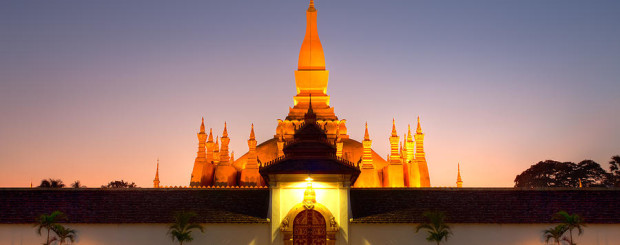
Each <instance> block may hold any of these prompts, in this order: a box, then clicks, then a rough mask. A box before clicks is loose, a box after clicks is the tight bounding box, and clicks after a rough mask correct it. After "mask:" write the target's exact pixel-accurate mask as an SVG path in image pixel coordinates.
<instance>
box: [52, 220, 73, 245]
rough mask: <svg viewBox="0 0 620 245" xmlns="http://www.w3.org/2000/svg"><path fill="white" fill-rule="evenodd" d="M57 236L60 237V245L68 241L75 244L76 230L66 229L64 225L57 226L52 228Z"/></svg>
mask: <svg viewBox="0 0 620 245" xmlns="http://www.w3.org/2000/svg"><path fill="white" fill-rule="evenodd" d="M52 230H53V231H54V233H56V236H58V242H59V245H62V244H64V243H65V242H66V241H67V240H69V241H71V242H74V241H75V236H76V235H75V230H74V229H71V228H67V227H64V226H62V225H58V224H57V225H55V226H54V228H52Z"/></svg>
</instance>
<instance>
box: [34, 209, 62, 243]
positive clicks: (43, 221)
mask: <svg viewBox="0 0 620 245" xmlns="http://www.w3.org/2000/svg"><path fill="white" fill-rule="evenodd" d="M65 219H66V216H65V214H64V213H62V212H60V211H54V212H52V213H51V214H50V215H47V214H42V215H41V216H39V218H38V219H37V221H36V223H35V227H37V234H39V235H41V230H47V239H46V242H45V243H44V244H45V245H50V243H51V242H52V241H54V240H56V239H55V238H53V239H50V230H52V229H53V228H54V227H55V226H56V225H58V224H57V223H58V222H60V221H62V220H65Z"/></svg>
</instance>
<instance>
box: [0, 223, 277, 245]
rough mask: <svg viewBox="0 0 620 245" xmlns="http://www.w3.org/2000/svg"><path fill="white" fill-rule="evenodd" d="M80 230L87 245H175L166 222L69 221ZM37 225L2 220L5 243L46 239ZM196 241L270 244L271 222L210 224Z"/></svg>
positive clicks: (20, 244) (15, 244) (1, 237)
mask: <svg viewBox="0 0 620 245" xmlns="http://www.w3.org/2000/svg"><path fill="white" fill-rule="evenodd" d="M66 226H67V227H69V228H72V229H75V230H77V235H78V236H77V240H76V241H75V243H74V244H85V245H99V244H101V245H103V244H106V245H111V244H113V245H124V244H127V245H140V244H145V245H146V244H148V245H159V244H161V245H164V244H165V245H171V244H178V243H172V240H171V238H170V237H169V236H168V235H167V234H166V232H167V231H168V225H166V224H66ZM45 234H46V233H45V232H43V233H42V235H41V236H39V235H38V234H37V233H36V230H35V228H34V226H33V225H31V224H30V225H29V224H20V225H14V224H0V244H1V245H33V244H42V243H44V242H45ZM192 235H193V236H194V241H192V242H191V243H185V244H188V245H192V244H194V245H196V244H209V245H214V244H231V245H237V244H240V245H243V244H248V245H261V244H269V224H206V225H205V233H201V232H200V231H193V232H192Z"/></svg>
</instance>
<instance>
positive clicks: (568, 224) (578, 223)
mask: <svg viewBox="0 0 620 245" xmlns="http://www.w3.org/2000/svg"><path fill="white" fill-rule="evenodd" d="M553 219H554V220H557V221H560V222H561V223H560V224H559V225H558V226H563V227H564V229H565V230H564V232H566V231H568V234H569V235H568V237H565V238H564V240H565V241H567V242H568V243H569V244H570V245H576V243H575V242H574V241H573V229H577V231H578V232H579V233H578V234H579V235H581V234H582V233H583V227H585V226H586V224H585V222H584V221H583V218H581V216H579V215H578V214H568V213H567V212H566V211H560V212H557V213H555V214H554V215H553Z"/></svg>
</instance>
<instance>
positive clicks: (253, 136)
mask: <svg viewBox="0 0 620 245" xmlns="http://www.w3.org/2000/svg"><path fill="white" fill-rule="evenodd" d="M254 139H256V136H255V135H254V123H252V130H251V131H250V140H254Z"/></svg>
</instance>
